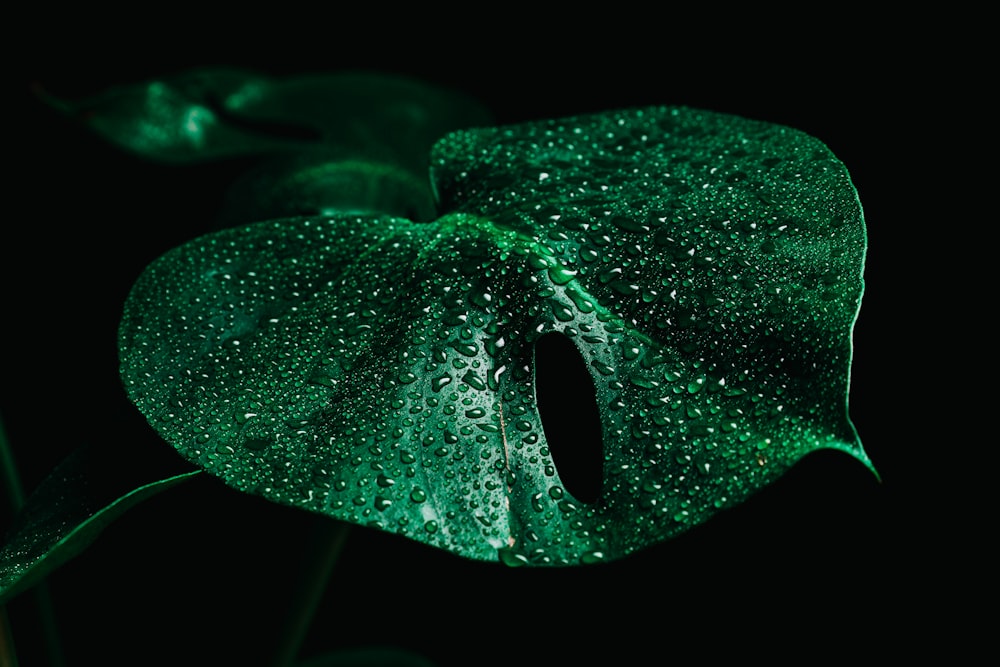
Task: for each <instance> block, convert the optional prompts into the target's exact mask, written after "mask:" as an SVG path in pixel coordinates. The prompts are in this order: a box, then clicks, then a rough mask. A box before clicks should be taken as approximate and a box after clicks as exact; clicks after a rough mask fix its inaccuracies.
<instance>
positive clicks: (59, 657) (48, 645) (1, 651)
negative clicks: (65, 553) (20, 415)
mask: <svg viewBox="0 0 1000 667" xmlns="http://www.w3.org/2000/svg"><path fill="white" fill-rule="evenodd" d="M0 480H2V481H3V487H4V489H6V493H5V495H6V498H5V500H6V502H7V505H8V506H9V508H10V515H11V516H12V517H13V516H15V515H16V514H17V513H18V512H19V511H20V510H21V508H22V507H23V506H24V501H25V494H24V486H23V485H22V484H21V475H20V474H19V473H18V469H17V462H16V461H15V459H14V452H13V450H12V449H11V447H10V441H8V440H7V431H6V429H5V428H4V424H3V415H2V414H0ZM30 595H31V596H32V597H33V598H34V603H35V608H36V610H35V613H36V614H37V616H38V621H39V626H40V627H41V628H42V639H43V643H44V645H45V651H46V653H47V657H48V659H49V664H50V665H52V666H53V667H60V666H61V665H64V664H66V661H65V659H64V657H63V652H62V643H61V642H60V640H59V632H58V630H57V629H56V614H55V610H54V608H53V606H52V596H51V594H50V593H49V587H48V584H47V583H46V582H42V583H40V584H38V585H37V586H35V588H34V590H32V591H31V592H30ZM17 664H18V663H17V652H16V651H15V650H14V636H13V633H12V632H11V628H10V619H9V617H8V615H7V608H6V606H0V667H8V665H9V666H10V667H16V665H17Z"/></svg>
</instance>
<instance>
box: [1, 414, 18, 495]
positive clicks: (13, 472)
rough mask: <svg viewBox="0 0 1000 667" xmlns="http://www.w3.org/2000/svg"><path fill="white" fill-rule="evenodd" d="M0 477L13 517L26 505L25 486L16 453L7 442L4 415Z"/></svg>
mask: <svg viewBox="0 0 1000 667" xmlns="http://www.w3.org/2000/svg"><path fill="white" fill-rule="evenodd" d="M0 476H2V479H3V489H4V495H5V496H6V497H5V500H6V502H7V505H8V506H9V507H10V513H11V515H14V514H16V513H17V511H18V510H20V509H21V507H22V506H23V505H24V486H23V485H22V484H21V475H20V474H19V473H18V471H17V462H16V461H15V460H14V452H13V451H12V450H11V448H10V443H9V442H8V440H7V431H6V429H4V425H3V415H2V414H0Z"/></svg>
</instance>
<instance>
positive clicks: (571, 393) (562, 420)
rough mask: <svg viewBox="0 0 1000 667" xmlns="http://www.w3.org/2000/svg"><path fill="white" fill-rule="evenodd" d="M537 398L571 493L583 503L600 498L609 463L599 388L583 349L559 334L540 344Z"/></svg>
mask: <svg viewBox="0 0 1000 667" xmlns="http://www.w3.org/2000/svg"><path fill="white" fill-rule="evenodd" d="M535 400H536V401H537V402H538V413H539V415H540V417H541V420H542V429H543V430H544V431H545V439H546V441H547V442H548V446H549V451H550V452H551V455H552V460H553V462H554V463H555V465H556V469H557V470H558V471H559V478H560V479H561V480H562V483H563V485H564V486H565V487H566V491H568V492H569V493H570V494H572V495H573V497H574V498H576V499H577V500H579V501H580V502H585V503H591V502H594V501H596V500H597V498H598V497H599V496H600V494H601V478H602V473H603V461H604V452H603V439H602V437H601V436H602V433H601V417H600V413H599V412H598V410H597V392H596V391H595V389H594V381H593V379H592V378H591V377H590V373H589V371H588V370H587V365H586V363H585V362H584V359H583V357H582V356H581V354H580V351H579V350H578V349H577V348H576V345H574V344H573V342H572V341H571V340H570V339H569V338H567V337H566V336H564V335H562V334H560V333H549V334H545V335H544V336H542V337H540V338H539V339H538V340H537V341H536V342H535Z"/></svg>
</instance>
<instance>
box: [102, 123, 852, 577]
mask: <svg viewBox="0 0 1000 667" xmlns="http://www.w3.org/2000/svg"><path fill="white" fill-rule="evenodd" d="M431 168H432V176H433V184H434V186H435V188H436V194H437V201H438V202H439V213H440V217H439V218H438V219H437V220H435V221H433V222H426V223H417V222H412V221H410V220H406V219H402V218H399V217H392V216H387V215H381V216H378V215H358V216H351V215H338V216H332V217H315V218H298V219H286V220H277V221H269V222H264V223H260V224H257V225H252V226H246V227H241V228H239V229H233V230H227V231H223V232H220V233H218V234H214V235H211V236H207V237H203V238H200V239H197V240H195V241H192V242H191V243H189V244H187V245H185V246H183V247H181V248H178V249H175V250H173V251H171V252H169V253H167V254H166V255H164V256H163V257H162V258H160V259H159V260H157V261H156V262H154V263H153V264H152V265H151V266H150V267H149V268H148V269H147V271H146V272H145V273H144V274H143V275H142V276H141V277H140V279H139V280H138V282H137V284H136V285H135V287H134V289H133V291H132V293H131V296H130V297H129V300H128V303H127V305H126V312H125V316H124V318H123V321H122V326H121V333H120V353H121V359H122V374H123V379H124V382H125V385H126V387H127V390H128V392H129V394H130V396H131V398H132V400H133V401H134V402H135V403H136V405H137V406H138V407H139V409H140V410H141V411H142V412H143V413H144V414H145V415H146V417H147V418H148V419H149V421H150V422H151V423H152V425H153V426H154V427H155V428H156V429H157V430H158V431H159V432H160V433H161V434H162V436H163V437H164V438H165V439H166V440H168V441H169V442H170V443H171V444H173V445H174V446H175V447H176V448H177V449H178V450H179V451H180V452H181V453H182V454H183V455H184V456H185V457H187V458H188V459H189V460H190V461H192V462H194V463H196V464H197V465H199V466H201V467H203V468H205V469H206V470H208V471H209V472H210V473H212V474H213V475H217V476H219V477H221V478H222V479H224V480H225V481H226V482H227V483H228V484H230V485H232V486H233V487H235V488H237V489H240V490H242V491H245V492H248V493H253V494H258V495H261V496H264V497H266V498H269V499H271V500H274V501H276V502H280V503H284V504H288V505H293V506H298V507H302V508H306V509H309V510H312V511H316V512H320V513H324V514H328V515H330V516H333V517H335V518H338V519H342V520H345V521H349V522H352V523H357V524H362V525H368V526H373V527H377V528H380V529H383V530H387V531H392V532H395V533H399V534H401V535H405V536H407V537H410V538H412V539H415V540H419V541H422V542H425V543H428V544H431V545H434V546H436V547H440V548H443V549H448V550H450V551H453V552H455V553H458V554H461V555H463V556H466V557H470V558H475V559H484V560H500V561H502V562H505V563H508V564H511V565H519V564H533V565H567V564H576V563H593V562H599V561H606V560H610V559H614V558H620V557H622V556H624V555H626V554H629V553H632V552H634V551H636V550H638V549H641V548H643V547H646V546H649V545H652V544H655V543H658V542H661V541H663V540H665V539H668V538H670V537H672V536H674V535H677V534H679V533H681V532H683V531H685V530H687V529H689V528H691V527H692V526H695V525H697V524H699V523H701V522H702V521H705V520H706V519H708V518H709V517H711V516H712V515H713V514H715V513H716V512H718V511H720V510H721V509H723V508H726V507H729V506H732V505H734V504H736V503H739V502H742V501H744V500H745V499H747V498H748V497H749V496H750V495H752V494H753V493H754V492H756V491H757V490H758V489H760V488H762V487H763V486H765V485H767V484H768V483H770V482H771V481H773V480H774V479H776V478H777V477H778V476H780V475H781V474H782V473H783V472H784V471H785V470H787V469H788V468H789V467H790V466H792V465H793V464H794V463H795V462H796V461H798V460H799V459H800V458H802V457H803V456H805V455H806V454H808V453H809V452H813V451H816V450H818V449H823V448H832V449H836V450H841V451H843V452H846V453H848V454H850V455H852V456H854V457H856V458H857V459H859V460H860V461H861V462H863V463H864V464H866V465H868V466H869V467H871V464H870V462H869V461H868V458H867V456H866V455H865V453H864V451H863V449H862V447H861V444H860V442H859V440H858V437H857V434H856V433H855V431H854V428H853V426H852V424H851V422H850V420H849V418H848V413H847V386H848V376H849V368H850V359H851V330H852V327H853V324H854V321H855V318H856V316H857V314H858V308H859V305H860V299H861V293H862V268H863V262H864V254H865V247H866V239H865V229H864V223H863V218H862V213H861V207H860V203H859V201H858V196H857V193H856V191H855V189H854V187H853V185H852V184H851V182H850V179H849V176H848V173H847V171H846V169H845V168H844V166H843V165H842V164H841V163H840V162H839V161H838V160H837V159H836V158H835V157H834V156H833V155H832V154H831V153H830V151H829V150H828V149H827V148H826V147H825V146H823V145H822V144H821V143H820V142H819V141H817V140H815V139H813V138H812V137H809V136H807V135H805V134H803V133H801V132H798V131H795V130H792V129H790V128H787V127H781V126H776V125H771V124H767V123H763V122H757V121H751V120H746V119H742V118H737V117H733V116H729V115H725V114H717V113H711V112H705V111H699V110H692V109H686V108H671V107H657V108H645V109H634V110H626V111H617V112H608V113H602V114H594V115H588V116H580V117H575V118H566V119H558V120H552V121H541V122H534V123H527V124H523V125H517V126H512V127H502V128H496V129H474V130H466V131H458V132H455V133H453V134H451V135H449V136H448V137H446V138H445V139H443V140H442V141H441V142H439V143H438V144H437V145H436V146H435V148H434V150H433V153H432V159H431ZM552 336H555V337H562V338H560V339H559V340H565V341H568V342H569V343H570V344H571V345H572V346H573V348H575V352H574V353H573V355H572V356H573V357H575V358H570V359H569V360H568V362H567V363H570V364H576V365H578V366H579V367H582V368H585V369H586V372H587V373H588V374H589V376H590V380H591V382H592V384H593V396H594V397H595V402H594V403H595V404H596V408H595V409H596V411H597V412H598V415H597V417H596V419H597V420H598V421H599V423H600V429H601V437H602V441H603V475H602V483H601V488H600V492H599V494H597V497H596V499H595V500H593V501H592V502H582V501H581V500H580V499H578V498H575V497H574V496H573V494H572V493H571V492H570V491H569V490H568V489H567V488H566V484H565V483H564V482H563V480H562V479H561V476H560V472H559V469H558V460H557V459H556V458H554V457H553V454H552V451H551V448H550V447H549V440H551V439H552V434H553V433H555V432H556V431H557V430H559V429H562V428H564V426H565V425H564V424H560V423H554V422H552V421H551V420H547V419H546V414H545V412H544V411H541V410H540V409H539V401H538V399H539V396H538V387H537V386H536V370H537V368H538V364H539V362H540V360H539V359H537V358H536V354H537V350H540V349H543V346H541V345H539V340H540V339H541V338H542V337H552ZM556 386H558V382H556ZM563 386H564V387H565V388H566V390H567V392H570V389H571V388H572V387H571V386H569V381H565V382H564V385H563ZM555 391H556V392H557V393H558V389H557V390H555ZM585 407H586V406H585V405H584V406H581V410H583V409H584V408H585ZM582 416H583V415H581V417H582Z"/></svg>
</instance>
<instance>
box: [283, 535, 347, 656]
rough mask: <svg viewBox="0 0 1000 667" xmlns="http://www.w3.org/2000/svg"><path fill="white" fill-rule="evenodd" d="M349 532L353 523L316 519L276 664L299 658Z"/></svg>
mask: <svg viewBox="0 0 1000 667" xmlns="http://www.w3.org/2000/svg"><path fill="white" fill-rule="evenodd" d="M349 532H350V525H349V524H347V523H344V522H342V521H335V520H331V519H328V518H326V517H318V518H317V520H316V523H315V526H314V528H313V529H312V534H311V536H310V540H309V544H308V547H307V549H306V560H305V563H303V568H302V571H301V575H300V576H299V579H298V582H297V585H296V588H295V597H294V599H293V600H292V608H291V612H290V613H289V614H288V616H287V617H286V619H285V621H286V622H285V628H284V632H283V633H282V634H281V635H280V640H279V641H280V643H279V645H278V647H277V649H276V651H275V654H274V659H273V660H272V661H271V664H272V665H273V667H291V665H292V664H294V662H295V661H296V659H297V658H298V655H299V651H300V650H301V648H302V643H303V642H304V641H305V638H306V634H307V633H308V631H309V626H310V625H311V624H312V620H313V617H314V616H315V615H316V610H317V609H318V608H319V604H320V601H321V600H322V599H323V595H324V593H325V592H326V585H327V582H328V581H329V579H330V574H331V573H332V572H333V568H334V565H336V563H337V559H338V558H339V557H340V552H341V551H342V550H343V548H344V543H345V542H346V541H347V536H348V533H349Z"/></svg>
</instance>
